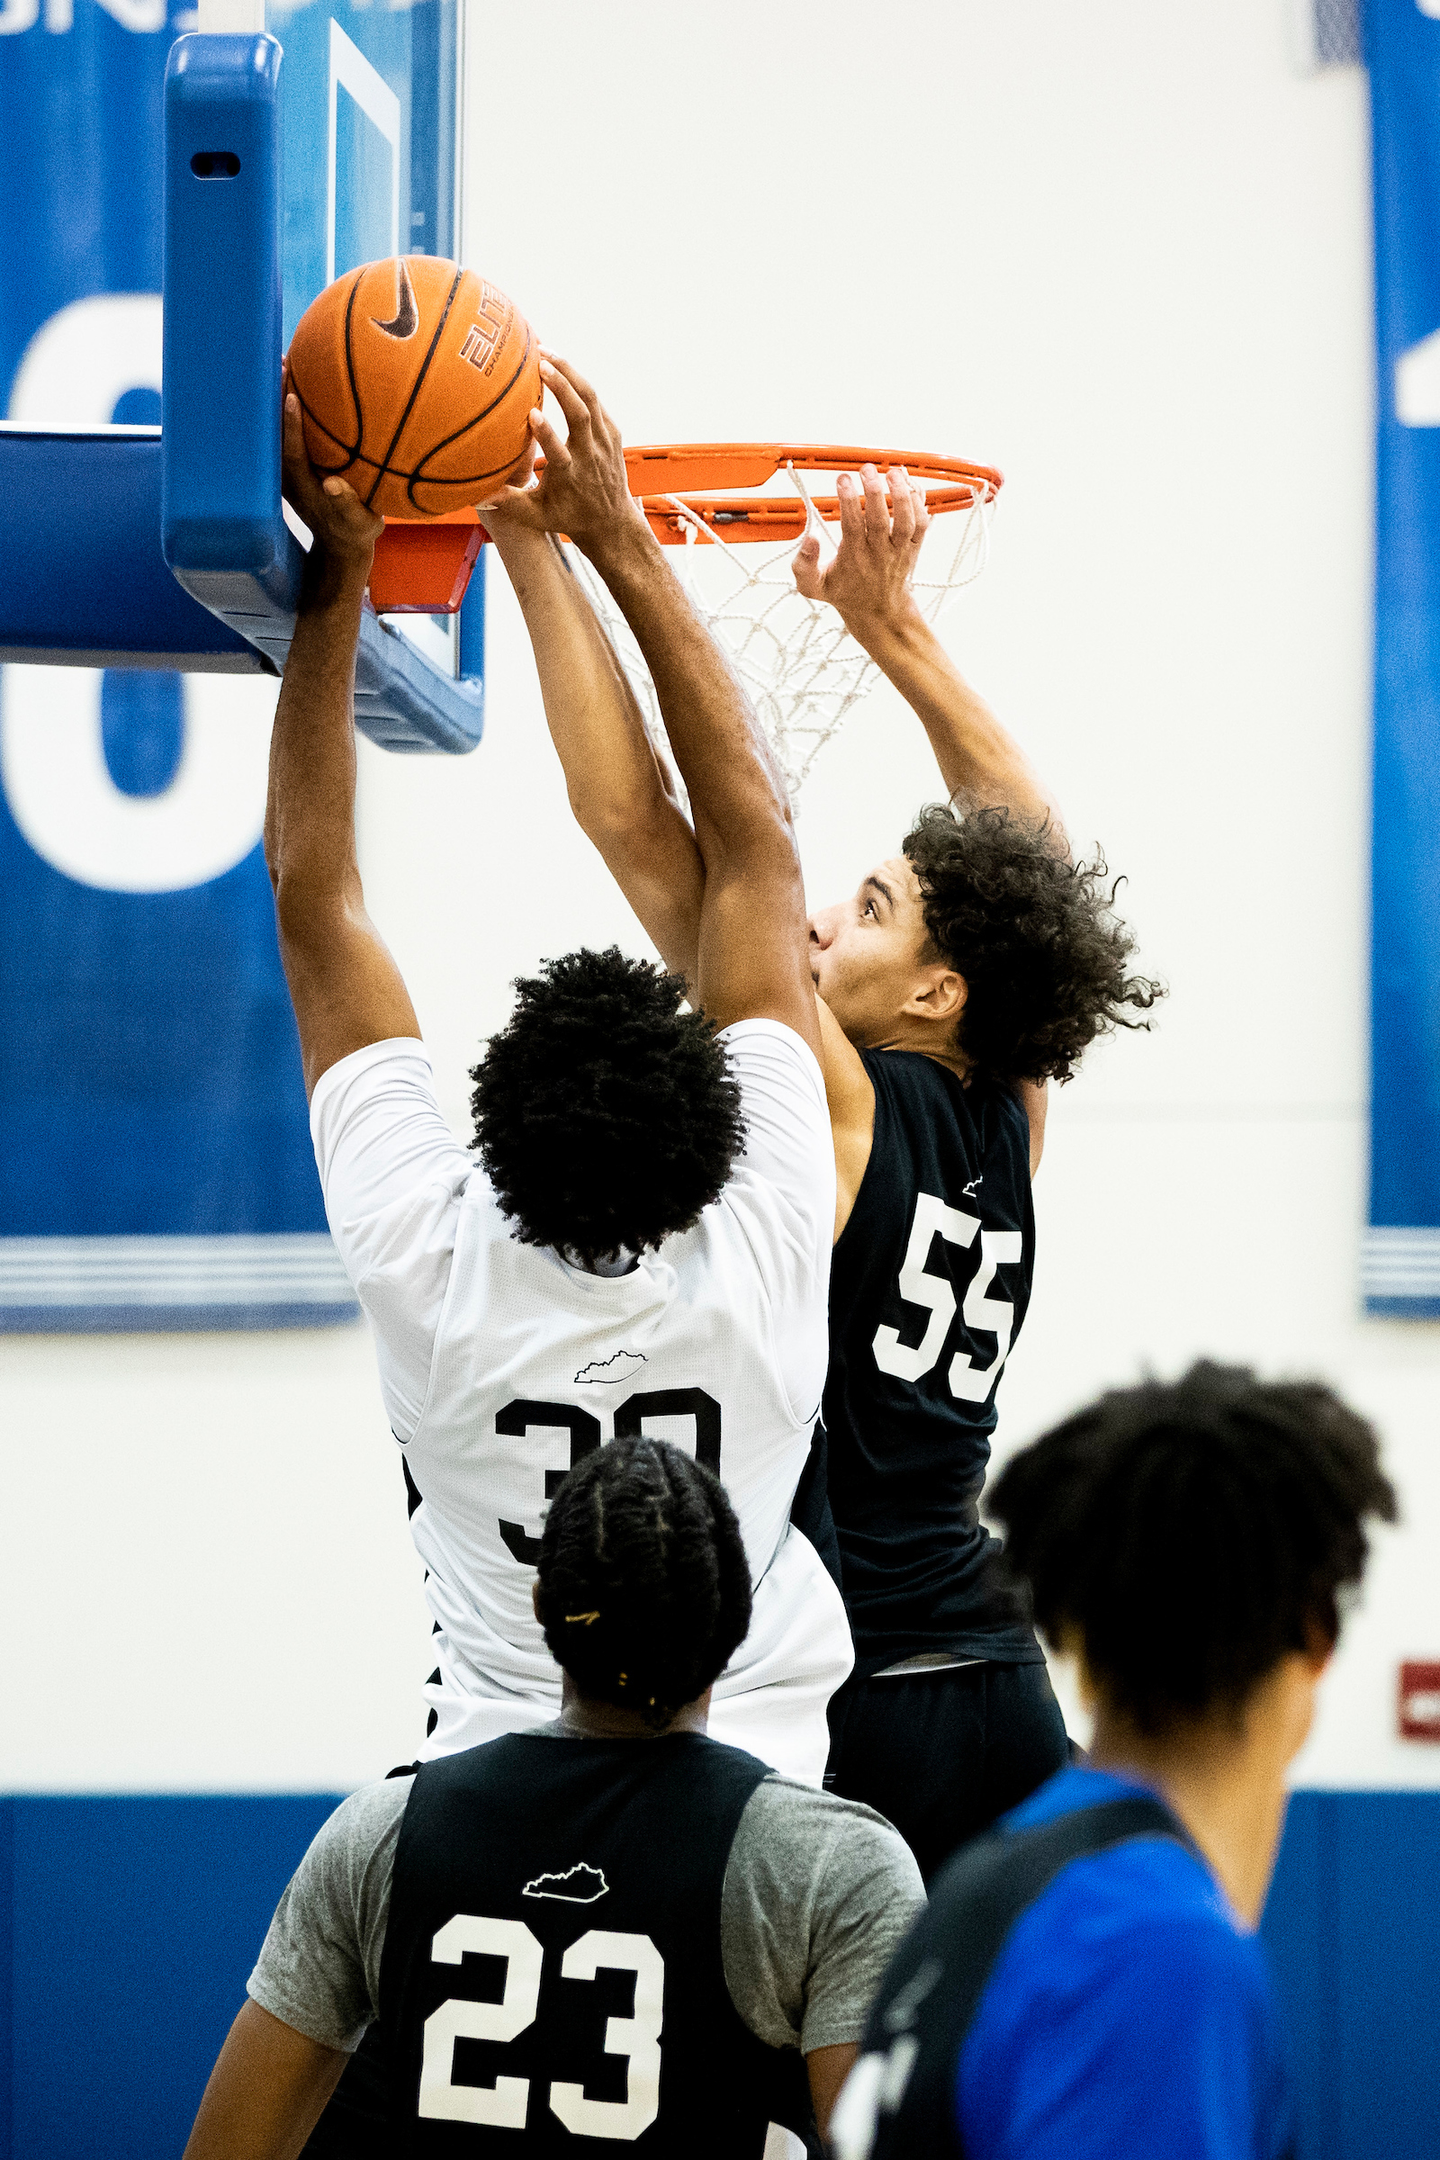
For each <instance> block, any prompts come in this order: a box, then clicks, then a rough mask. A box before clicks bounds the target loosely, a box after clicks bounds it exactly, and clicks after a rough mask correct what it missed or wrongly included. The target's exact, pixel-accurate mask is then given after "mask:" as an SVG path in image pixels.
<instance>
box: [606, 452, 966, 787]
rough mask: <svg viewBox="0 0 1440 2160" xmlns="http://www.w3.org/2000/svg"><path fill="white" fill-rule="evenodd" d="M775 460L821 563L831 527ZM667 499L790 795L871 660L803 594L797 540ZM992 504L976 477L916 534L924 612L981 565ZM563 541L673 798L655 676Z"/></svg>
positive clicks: (832, 542) (863, 687) (694, 577)
mask: <svg viewBox="0 0 1440 2160" xmlns="http://www.w3.org/2000/svg"><path fill="white" fill-rule="evenodd" d="M783 470H784V472H785V474H786V477H787V479H788V480H789V482H790V484H791V486H792V487H794V488H795V490H796V492H797V493H798V494H799V496H800V498H801V500H802V501H803V503H804V506H805V531H804V535H802V536H801V537H807V536H808V535H809V534H810V533H812V532H813V533H816V534H818V535H819V539H820V549H821V556H820V560H821V565H822V567H823V565H824V563H825V561H826V559H827V557H828V558H830V559H833V557H834V555H835V553H836V550H837V545H838V543H837V541H836V539H835V537H834V527H833V526H832V525H831V524H829V523H827V522H826V521H825V520H824V519H823V518H822V517H821V516H820V514H819V512H818V511H817V510H816V507H815V504H814V501H813V500H812V497H811V494H810V491H809V489H808V488H807V486H806V484H805V479H804V476H803V474H802V473H801V472H799V471H798V470H797V469H796V467H795V466H794V465H790V464H787V465H785V466H784V467H783ZM777 479H778V475H777ZM665 501H666V502H667V503H668V504H670V505H672V506H673V508H674V511H675V513H676V516H677V518H678V520H679V523H680V525H681V527H682V529H683V531H684V535H685V538H684V544H683V547H682V548H680V549H678V550H677V551H676V552H677V555H678V557H679V559H678V560H677V562H676V565H675V567H676V569H677V571H678V572H679V575H680V579H681V582H682V584H684V586H685V587H686V589H687V591H688V592H689V595H690V597H691V599H692V600H693V602H694V604H695V607H696V610H697V612H698V613H699V615H700V618H701V620H702V621H703V622H704V624H705V625H706V628H707V629H708V630H709V631H710V633H711V635H712V636H713V637H714V638H715V639H716V641H717V643H718V644H719V645H720V646H721V648H722V649H723V650H724V652H725V653H726V654H727V655H728V657H729V660H730V662H731V665H732V666H733V668H734V669H735V672H736V674H737V676H738V677H739V679H740V681H741V683H742V685H743V687H744V689H745V691H746V693H747V694H748V696H749V698H750V700H751V703H752V704H753V705H754V708H755V711H756V714H757V716H758V718H759V721H760V724H761V726H762V727H763V728H764V730H765V734H766V736H767V738H768V739H769V742H770V746H771V748H772V749H773V751H774V752H775V756H776V759H777V761H778V763H779V766H780V770H781V772H782V773H783V775H784V778H785V784H786V787H787V788H788V789H789V792H790V799H791V801H792V803H793V802H794V801H795V798H796V797H797V795H798V794H799V791H800V789H801V788H802V787H803V786H804V784H805V781H806V779H807V778H808V776H809V773H810V768H811V766H812V765H813V764H814V762H815V760H816V758H817V757H818V756H819V755H820V752H821V751H822V750H823V749H824V747H825V745H826V743H828V742H829V741H830V739H831V737H832V736H833V735H835V734H837V733H838V732H839V730H840V728H841V726H842V725H843V723H844V720H845V716H846V714H847V713H848V712H849V710H850V708H851V706H852V705H854V704H855V703H856V702H857V701H858V700H859V699H860V698H862V697H864V696H865V694H866V692H867V691H868V690H869V689H870V687H871V684H872V683H873V682H874V679H875V677H876V675H877V674H878V672H879V670H878V669H877V667H876V665H875V662H874V661H873V660H872V659H871V658H870V656H869V654H868V653H867V652H866V651H865V650H864V649H863V647H861V646H860V645H857V644H856V642H855V640H854V639H853V638H852V637H851V636H850V634H849V632H848V631H847V630H846V628H845V625H844V624H843V623H842V622H841V620H840V617H839V616H838V615H837V614H836V612H835V610H834V608H833V607H831V606H830V604H829V603H828V601H824V600H807V599H806V598H805V597H804V595H803V594H802V593H800V592H799V591H797V589H796V585H795V579H794V577H793V575H792V574H791V569H790V565H791V563H792V561H793V560H794V556H795V550H796V548H797V546H798V545H799V541H798V540H797V539H795V538H793V537H792V538H789V539H786V540H783V541H780V542H779V543H778V544H776V543H765V544H762V545H759V546H757V545H756V544H755V543H754V542H750V543H749V544H747V545H745V546H744V547H736V546H732V545H731V543H730V542H729V541H727V540H725V539H723V538H722V537H721V535H720V534H719V533H718V532H717V531H716V530H715V529H714V527H713V525H707V524H706V523H705V522H703V521H702V519H701V518H700V517H699V516H697V515H696V513H695V511H694V510H693V509H692V508H691V507H690V505H689V504H688V503H687V502H686V501H685V500H684V499H683V498H682V497H681V496H679V495H669V496H667V497H665ZM994 504H995V490H994V489H993V488H991V487H986V486H978V487H976V488H975V490H974V492H973V494H972V496H971V499H970V501H969V503H968V504H967V505H966V506H964V507H962V508H959V509H955V510H947V511H946V512H945V513H944V514H943V515H937V516H936V518H935V520H934V523H933V524H932V526H931V528H930V532H929V534H928V536H927V538H926V542H925V555H924V570H925V573H926V574H924V575H921V576H917V577H916V578H914V579H913V580H912V586H911V589H912V591H913V592H914V595H915V598H916V601H917V603H918V605H919V608H920V612H921V614H922V615H923V616H924V618H925V620H926V621H927V622H931V623H933V622H934V621H936V620H937V618H938V617H939V616H940V615H942V614H943V613H944V611H945V609H946V607H947V606H948V605H949V603H950V602H951V601H952V600H953V599H954V597H955V595H956V594H957V593H958V592H960V591H961V590H962V589H963V587H965V586H966V585H969V584H970V583H972V582H973V580H974V579H975V578H977V577H978V576H979V575H980V573H981V571H982V570H983V569H984V567H985V560H986V555H987V552H988V548H989V535H990V517H991V513H992V511H993V509H994ZM565 545H566V552H567V554H568V556H569V559H570V564H571V567H572V568H573V570H574V571H575V574H576V576H577V577H578V578H579V580H580V584H581V587H582V589H583V590H584V592H585V594H586V596H587V598H588V599H589V601H590V604H591V606H592V607H593V608H594V610H595V613H596V614H597V615H598V616H599V618H600V621H601V622H602V623H603V625H604V627H605V630H606V632H607V634H608V636H609V638H610V642H611V644H612V645H613V646H614V648H615V653H616V656H617V658H618V659H619V661H620V664H621V666H622V667H623V668H624V670H625V674H626V676H627V678H628V679H629V682H630V685H631V688H632V689H633V690H634V692H635V696H636V699H637V700H638V702H639V706H640V711H641V714H642V716H643V718H644V721H645V728H646V732H647V734H648V735H649V737H650V740H651V742H652V744H653V745H654V747H655V749H656V750H657V752H658V753H659V754H660V756H661V758H662V760H663V762H664V763H665V765H666V766H667V767H668V769H669V770H670V772H671V773H672V774H673V775H674V777H675V783H676V786H677V788H678V789H679V791H680V793H681V795H682V798H683V796H684V789H683V784H682V783H681V782H680V778H679V773H678V771H677V769H676V766H675V760H674V757H673V754H672V752H671V749H670V741H669V737H668V736H667V734H666V732H665V723H664V720H663V719H662V717H661V713H660V703H659V699H658V698H657V697H656V695H655V685H654V683H653V682H652V681H651V679H650V671H649V669H648V668H647V667H646V665H645V662H644V660H643V658H642V657H641V653H640V648H639V646H638V645H637V644H636V642H635V638H634V635H633V633H632V632H631V630H630V626H629V624H628V623H627V622H626V621H625V618H624V616H623V615H622V614H621V613H620V611H619V609H618V608H617V607H616V605H615V602H614V601H613V600H612V599H611V597H610V594H609V592H608V591H607V589H606V587H605V586H604V584H603V583H602V582H601V580H600V579H599V578H598V577H597V576H596V574H595V572H594V571H593V570H592V569H591V567H590V564H589V563H588V562H587V561H586V559H585V557H584V556H583V555H582V554H581V553H580V551H579V549H578V548H576V547H574V546H573V545H572V544H571V543H570V542H568V541H567V542H566V543H565ZM686 807H687V809H688V807H689V805H688V802H687V803H686Z"/></svg>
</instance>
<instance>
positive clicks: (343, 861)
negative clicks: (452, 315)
mask: <svg viewBox="0 0 1440 2160" xmlns="http://www.w3.org/2000/svg"><path fill="white" fill-rule="evenodd" d="M284 444H285V494H286V496H287V498H288V500H289V501H290V502H291V503H292V504H293V506H294V508H295V509H296V510H297V511H298V512H299V514H300V516H301V517H302V518H303V519H304V520H305V523H306V524H307V525H308V526H309V527H310V530H311V532H312V534H313V535H314V540H313V544H312V546H311V549H310V554H309V556H308V558H307V560H306V564H305V579H304V585H303V587H302V591H301V598H300V612H299V616H298V619H297V621H296V624H295V636H294V640H293V642H292V643H291V646H290V657H289V659H288V660H287V661H286V663H285V680H284V681H283V683H282V684H281V685H280V702H279V704H278V705H277V707H276V709H275V730H274V733H273V735H272V736H271V739H270V793H269V798H268V801H267V803H266V806H265V860H266V862H267V863H268V865H269V867H270V881H271V883H272V885H273V886H274V888H275V915H276V920H277V922H278V924H279V930H280V958H281V960H282V961H283V963H284V967H285V979H286V981H287V982H288V983H289V985H290V998H291V1002H292V1004H293V1005H294V1007H295V1018H296V1021H297V1022H298V1024H299V1028H300V1052H301V1056H302V1058H303V1060H304V1066H305V1092H306V1094H307V1095H310V1094H313V1093H314V1090H315V1083H316V1081H317V1080H318V1079H319V1078H320V1075H321V1074H322V1073H323V1072H326V1071H328V1070H329V1068H330V1067H331V1066H332V1065H334V1064H335V1063H336V1062H337V1061H338V1060H339V1059H340V1058H342V1057H346V1056H348V1055H349V1053H350V1052H351V1051H352V1050H360V1049H363V1048H364V1046H365V1045H366V1044H367V1043H372V1042H383V1041H385V1040H386V1039H387V1038H388V1037H389V1036H392V1035H418V1034H419V1033H420V1030H419V1027H418V1026H417V1025H416V1021H415V1008H414V1006H413V1005H412V1004H411V1003H410V998H409V994H408V992H407V991H406V988H405V984H404V982H403V981H402V980H401V976H400V970H399V969H398V968H397V967H396V965H395V962H394V961H393V960H392V958H391V957H390V954H389V952H388V951H387V950H386V947H385V944H384V942H383V940H382V939H381V937H380V935H379V933H378V931H377V930H376V928H375V926H374V924H373V923H372V922H371V920H370V918H369V916H368V915H367V914H366V912H365V896H364V894H363V892H362V891H361V887H360V869H359V865H358V863H357V861H356V856H355V709H354V708H355V697H354V692H355V646H356V643H357V641H358V639H359V636H360V609H361V604H362V602H363V600H364V597H365V583H366V580H367V578H368V577H369V575H370V561H371V557H372V556H373V554H374V552H375V541H376V538H377V536H378V534H379V532H380V530H381V527H382V525H383V523H384V520H383V519H381V518H378V517H372V516H371V514H370V512H369V511H368V510H366V509H365V508H364V506H363V505H362V504H361V502H360V500H359V497H358V496H357V495H356V494H355V493H354V492H353V490H352V489H350V488H349V487H347V486H346V484H345V482H344V481H343V480H335V479H330V480H326V481H324V482H322V481H321V479H320V477H319V475H318V474H317V473H316V472H314V471H313V470H312V468H311V465H310V461H309V459H308V458H307V456H306V455H305V444H304V438H303V436H302V433H301V427H300V407H299V403H298V401H297V400H296V398H295V397H294V396H293V395H288V396H287V397H286V400H285V412H284Z"/></svg>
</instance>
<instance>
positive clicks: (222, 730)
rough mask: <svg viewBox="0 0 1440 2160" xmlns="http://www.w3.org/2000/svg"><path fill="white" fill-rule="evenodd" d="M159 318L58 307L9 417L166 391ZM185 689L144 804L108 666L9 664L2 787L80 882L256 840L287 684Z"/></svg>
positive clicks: (80, 409)
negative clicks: (120, 729) (175, 746)
mask: <svg viewBox="0 0 1440 2160" xmlns="http://www.w3.org/2000/svg"><path fill="white" fill-rule="evenodd" d="M4 4H5V0H0V5H4ZM155 4H158V5H159V10H160V11H159V13H158V15H155V16H154V19H153V21H152V20H151V15H152V13H153V6H152V0H105V5H107V6H108V7H109V8H110V12H111V13H112V14H114V15H116V16H117V17H118V19H119V20H120V21H121V22H124V23H127V24H128V25H129V27H131V28H132V29H147V30H148V29H154V28H156V27H157V26H163V24H164V21H165V9H164V0H155ZM29 19H30V20H31V21H33V20H34V14H33V10H32V13H31V15H30V18H29ZM4 21H5V16H4V15H0V24H3V23H4ZM162 314H163V311H162V307H161V300H160V295H159V293H93V294H91V295H90V297H89V298H88V299H85V300H75V301H72V303H71V304H70V306H69V307H63V308H61V309H60V310H59V312H58V313H57V314H54V315H52V316H50V318H49V319H48V321H46V322H44V323H42V324H41V326H40V328H39V329H38V330H37V331H36V333H35V335H34V337H33V338H32V339H31V340H30V343H29V344H28V345H27V347H26V348H25V355H24V358H23V359H22V360H21V362H20V366H19V369H18V371H17V373H16V376H15V382H14V385H13V388H12V390H11V396H10V418H11V419H12V420H13V421H14V422H15V423H16V424H17V425H18V426H20V427H27V428H42V429H43V428H59V429H62V430H64V429H80V430H82V431H83V430H84V429H87V428H92V427H99V426H102V425H104V424H105V423H106V422H108V420H109V418H110V415H111V413H112V412H113V411H114V409H115V405H116V403H117V401H118V400H119V399H120V398H121V397H123V396H124V395H125V393H126V391H127V390H136V389H148V390H158V389H159V388H160V360H161V344H162ZM182 681H183V684H184V729H185V732H184V738H183V742H182V746H181V751H180V761H179V764H178V765H177V767H176V769H175V774H174V777H173V778H172V779H171V781H170V784H169V786H168V787H165V788H163V789H162V790H161V791H160V793H159V794H158V795H145V796H137V795H127V794H125V793H124V792H123V790H122V789H120V788H118V787H117V786H116V785H115V782H114V780H113V778H112V777H111V774H110V768H109V766H108V764H107V763H106V759H105V744H104V736H103V732H102V728H101V720H100V683H101V677H100V671H99V670H98V668H67V667H21V666H12V667H7V668H0V786H3V788H4V792H5V796H6V799H7V801H8V803H9V806H10V814H11V816H12V817H13V818H14V820H15V823H16V824H17V825H18V826H19V828H20V831H21V832H22V833H23V835H24V837H25V839H26V840H27V841H28V842H29V844H30V846H31V847H32V848H33V849H34V850H35V853H36V854H37V855H38V856H40V857H41V859H42V860H43V861H45V862H47V863H49V865H50V867H51V868H52V869H53V870H59V871H60V872H61V873H62V874H63V875H64V876H65V877H68V878H73V879H74V881H75V882H76V884H78V885H91V886H96V887H98V888H99V889H100V890H102V891H105V892H128V893H159V892H182V891H184V890H186V889H187V888H188V887H190V886H193V885H205V884H208V883H209V881H210V880H211V879H212V878H217V877H223V876H224V875H225V872H226V871H227V870H233V869H234V867H235V865H236V864H237V863H239V862H243V861H244V859H245V857H246V856H247V855H248V854H249V853H250V850H251V849H252V848H253V847H254V845H255V843H256V841H257V840H258V839H259V838H260V832H261V828H262V826H263V824H264V822H265V783H266V764H267V760H268V757H269V745H270V723H271V719H272V716H273V714H274V710H275V698H276V694H277V691H278V688H279V686H278V684H277V683H275V682H274V680H273V679H272V680H270V681H268V682H267V681H265V680H264V679H263V678H262V679H260V680H256V678H254V677H253V676H243V675H241V676H237V675H186V676H184V677H182Z"/></svg>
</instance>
